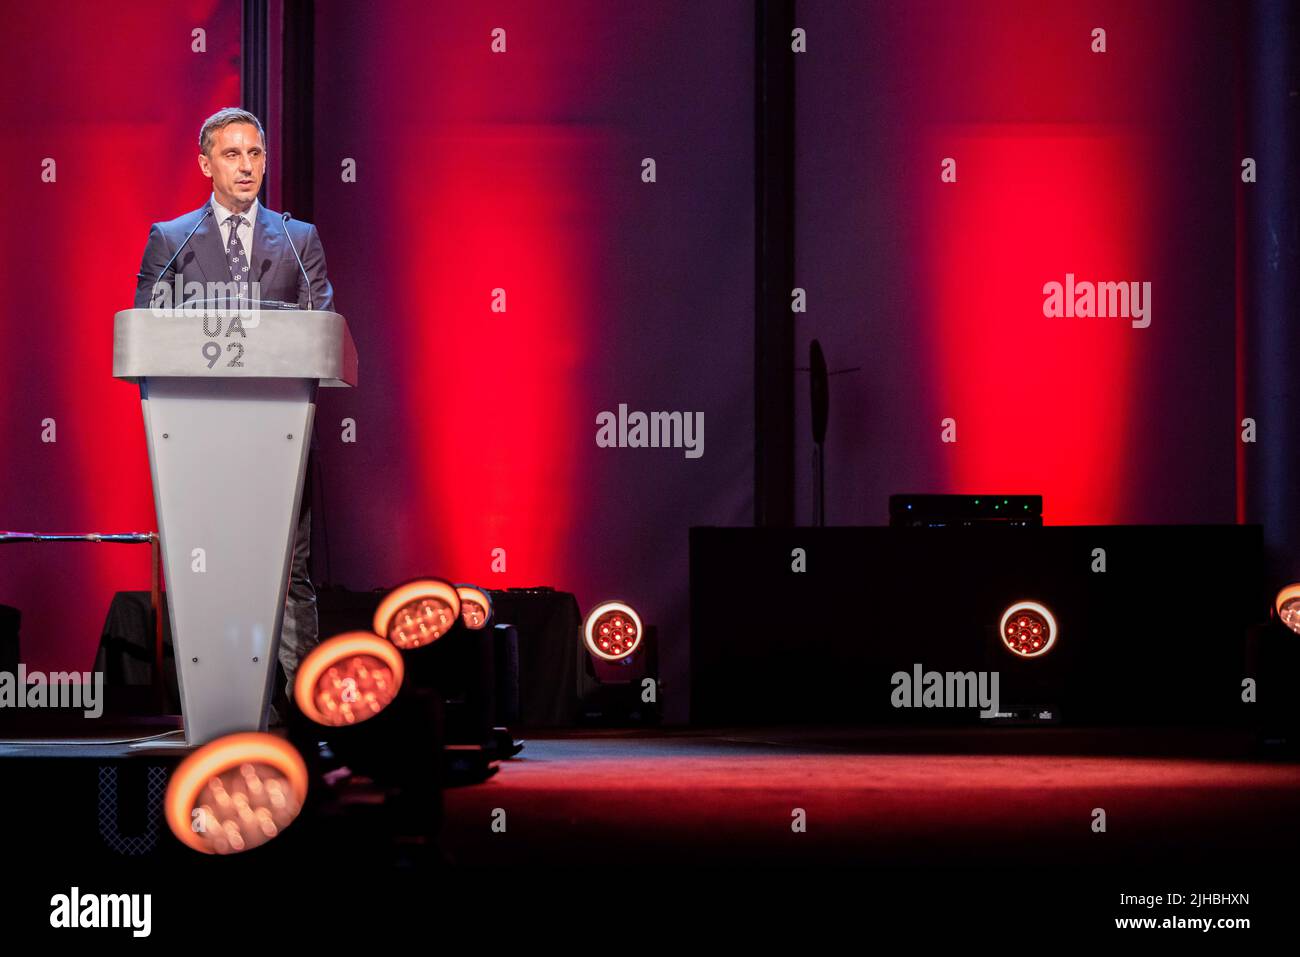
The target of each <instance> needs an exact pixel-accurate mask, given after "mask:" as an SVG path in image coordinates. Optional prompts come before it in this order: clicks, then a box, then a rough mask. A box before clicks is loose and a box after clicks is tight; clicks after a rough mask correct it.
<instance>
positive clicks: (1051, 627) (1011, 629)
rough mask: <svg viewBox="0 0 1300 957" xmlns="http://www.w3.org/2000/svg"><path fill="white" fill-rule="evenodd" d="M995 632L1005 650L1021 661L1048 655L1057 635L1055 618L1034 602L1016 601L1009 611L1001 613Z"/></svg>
mask: <svg viewBox="0 0 1300 957" xmlns="http://www.w3.org/2000/svg"><path fill="white" fill-rule="evenodd" d="M998 631H999V633H1001V635H1002V644H1004V645H1006V647H1007V650H1008V651H1010V652H1011V653H1012V654H1014V655H1017V656H1019V657H1021V658H1038V657H1040V656H1041V655H1045V654H1047V652H1048V651H1050V650H1051V648H1052V646H1053V645H1055V644H1056V639H1057V637H1058V636H1059V635H1060V629H1058V628H1057V625H1056V616H1054V615H1053V614H1052V613H1051V612H1050V611H1049V610H1048V609H1047V606H1046V605H1043V604H1040V603H1039V602H1036V601H1018V602H1016V603H1015V604H1014V605H1012V606H1011V607H1009V608H1008V609H1007V610H1006V611H1004V612H1003V613H1002V622H1001V624H1000V625H999V626H998Z"/></svg>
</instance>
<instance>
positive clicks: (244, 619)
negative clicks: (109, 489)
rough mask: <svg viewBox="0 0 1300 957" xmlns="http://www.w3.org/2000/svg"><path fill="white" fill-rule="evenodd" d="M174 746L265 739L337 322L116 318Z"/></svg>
mask: <svg viewBox="0 0 1300 957" xmlns="http://www.w3.org/2000/svg"><path fill="white" fill-rule="evenodd" d="M113 376H114V377H115V378H118V379H125V380H127V381H130V382H138V383H139V385H140V404H141V406H142V408H143V410H144V427H145V435H146V438H147V441H148V446H149V468H150V473H151V474H152V477H153V493H154V503H155V505H156V507H157V510H158V531H159V534H160V536H161V538H162V552H163V567H164V573H165V576H166V582H167V589H168V602H167V605H168V611H169V614H170V615H171V628H172V648H173V652H174V654H175V656H176V674H177V678H178V680H179V683H180V696H181V713H182V715H183V717H184V720H185V740H186V744H187V745H189V746H195V745H199V744H203V743H205V742H207V741H211V740H213V739H214V738H218V737H220V736H222V735H224V734H229V733H231V732H235V731H258V730H265V728H266V721H267V712H268V707H269V705H270V700H271V693H272V681H273V680H274V677H275V663H276V655H277V651H278V647H279V642H280V625H281V621H282V619H283V616H284V601H285V592H286V589H287V587H288V581H289V566H290V562H291V560H292V557H293V545H294V536H295V532H296V529H297V524H298V523H297V517H298V510H299V506H300V504H301V501H302V489H303V479H304V477H305V475H306V468H307V453H308V451H309V449H310V447H311V443H310V437H311V429H312V418H313V415H314V414H315V410H316V389H317V387H318V386H354V385H356V382H357V354H356V349H355V347H354V346H353V343H352V336H351V333H350V332H349V331H348V325H347V322H346V321H345V320H344V318H343V317H342V316H340V315H338V314H337V313H333V312H315V311H306V310H296V309H293V310H280V311H275V310H267V309H259V310H256V311H244V312H237V311H236V310H233V309H226V310H217V309H209V310H207V311H195V310H194V309H192V308H181V309H176V310H161V309H127V310H125V311H123V312H119V313H118V314H117V315H116V317H114V322H113Z"/></svg>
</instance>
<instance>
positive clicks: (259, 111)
mask: <svg viewBox="0 0 1300 957" xmlns="http://www.w3.org/2000/svg"><path fill="white" fill-rule="evenodd" d="M241 26H242V29H241V37H242V42H241V45H240V46H241V57H240V71H239V102H240V106H242V107H243V108H244V109H246V110H248V112H250V113H252V114H253V115H254V116H256V117H257V118H258V119H259V120H261V121H262V126H263V128H265V127H266V126H268V125H269V123H270V118H269V116H268V111H267V106H268V104H269V102H270V99H269V98H270V73H269V62H268V49H267V44H268V42H269V21H268V18H267V0H243V11H242V17H241ZM269 179H270V177H267V178H266V179H263V180H262V188H261V190H260V191H259V192H258V197H257V198H258V199H259V200H260V201H261V202H262V204H263V205H266V195H267V190H268V189H269V188H270V183H269Z"/></svg>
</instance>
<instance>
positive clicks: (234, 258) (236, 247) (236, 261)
mask: <svg viewBox="0 0 1300 957" xmlns="http://www.w3.org/2000/svg"><path fill="white" fill-rule="evenodd" d="M226 222H228V223H229V224H230V241H229V242H228V243H226V256H227V258H228V259H229V260H230V278H231V279H233V280H235V282H237V283H239V298H240V299H241V300H242V299H247V298H248V257H247V256H245V255H244V244H243V243H241V242H240V241H239V227H240V226H242V225H244V217H243V216H231V217H230V218H229V219H227V220H226Z"/></svg>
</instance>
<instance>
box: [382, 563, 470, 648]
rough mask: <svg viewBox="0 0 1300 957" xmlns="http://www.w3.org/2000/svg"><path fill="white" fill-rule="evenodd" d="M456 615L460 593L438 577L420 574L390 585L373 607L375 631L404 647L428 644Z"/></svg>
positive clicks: (441, 634) (440, 634) (419, 646)
mask: <svg viewBox="0 0 1300 957" xmlns="http://www.w3.org/2000/svg"><path fill="white" fill-rule="evenodd" d="M459 618H460V596H459V595H457V594H456V589H455V588H454V587H452V585H451V584H450V583H449V582H445V581H443V580H442V579H441V578H421V579H418V580H416V581H413V582H408V583H407V584H405V585H400V586H398V587H397V588H394V589H393V590H392V591H391V592H389V593H388V594H387V595H385V596H384V600H383V601H381V602H380V603H379V607H378V608H377V609H376V610H375V621H374V628H375V634H377V635H382V636H383V637H385V638H387V639H388V640H389V641H391V642H392V643H393V644H394V645H396V646H397V647H398V648H401V649H403V650H407V649H410V648H421V647H423V646H425V645H428V644H431V643H433V642H435V641H437V640H438V639H439V638H441V637H442V636H443V635H445V634H446V633H447V632H448V631H450V630H451V627H452V626H453V625H455V624H456V622H457V620H458V619H459Z"/></svg>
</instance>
